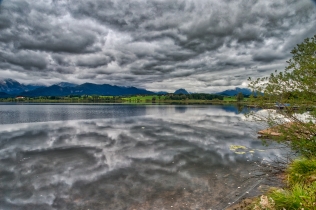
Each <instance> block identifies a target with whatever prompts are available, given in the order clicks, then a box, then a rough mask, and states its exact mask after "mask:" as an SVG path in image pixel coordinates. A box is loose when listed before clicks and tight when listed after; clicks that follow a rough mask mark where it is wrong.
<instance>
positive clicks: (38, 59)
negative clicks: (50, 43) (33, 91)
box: [0, 51, 47, 70]
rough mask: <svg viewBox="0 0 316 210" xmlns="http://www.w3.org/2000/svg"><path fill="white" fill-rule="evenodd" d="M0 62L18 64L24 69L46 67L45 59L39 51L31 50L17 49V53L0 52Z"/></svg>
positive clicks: (41, 68)
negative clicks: (0, 59)
mask: <svg viewBox="0 0 316 210" xmlns="http://www.w3.org/2000/svg"><path fill="white" fill-rule="evenodd" d="M0 56H1V57H2V62H4V63H10V64H13V65H18V66H21V67H23V68H25V69H26V70H30V69H39V70H43V69H45V68H46V67H47V59H46V58H45V57H44V56H43V55H42V54H40V53H37V52H33V51H19V52H17V53H0Z"/></svg>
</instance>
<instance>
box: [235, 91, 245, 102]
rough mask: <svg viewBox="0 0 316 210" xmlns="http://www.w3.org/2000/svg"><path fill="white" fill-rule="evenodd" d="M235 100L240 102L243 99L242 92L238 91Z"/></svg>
mask: <svg viewBox="0 0 316 210" xmlns="http://www.w3.org/2000/svg"><path fill="white" fill-rule="evenodd" d="M236 100H237V101H238V102H240V101H243V100H244V94H242V93H240V92H239V93H238V94H237V96H236Z"/></svg>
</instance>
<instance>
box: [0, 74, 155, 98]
mask: <svg viewBox="0 0 316 210" xmlns="http://www.w3.org/2000/svg"><path fill="white" fill-rule="evenodd" d="M0 92H1V93H0V97H2V98H5V97H12V96H17V95H19V96H27V97H38V96H67V95H107V96H121V95H137V94H155V93H154V92H151V91H148V90H145V89H140V88H135V87H121V86H115V85H108V84H102V85H98V84H92V83H84V84H81V85H77V84H73V83H68V82H61V83H58V84H55V85H52V86H48V87H47V86H39V85H23V84H20V83H19V82H18V81H15V80H13V79H5V80H1V81H0Z"/></svg>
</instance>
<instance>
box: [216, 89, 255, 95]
mask: <svg viewBox="0 0 316 210" xmlns="http://www.w3.org/2000/svg"><path fill="white" fill-rule="evenodd" d="M238 93H242V94H243V95H246V96H249V95H251V90H250V89H248V88H235V89H233V90H225V91H223V92H219V93H216V94H218V95H223V96H235V95H237V94H238Z"/></svg>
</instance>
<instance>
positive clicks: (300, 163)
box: [287, 158, 316, 185]
mask: <svg viewBox="0 0 316 210" xmlns="http://www.w3.org/2000/svg"><path fill="white" fill-rule="evenodd" d="M287 173H288V182H289V184H290V185H291V184H294V183H301V184H310V183H311V182H313V181H316V160H315V159H306V158H303V159H299V160H295V161H294V162H293V163H292V164H291V165H290V166H289V168H288V171H287Z"/></svg>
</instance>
